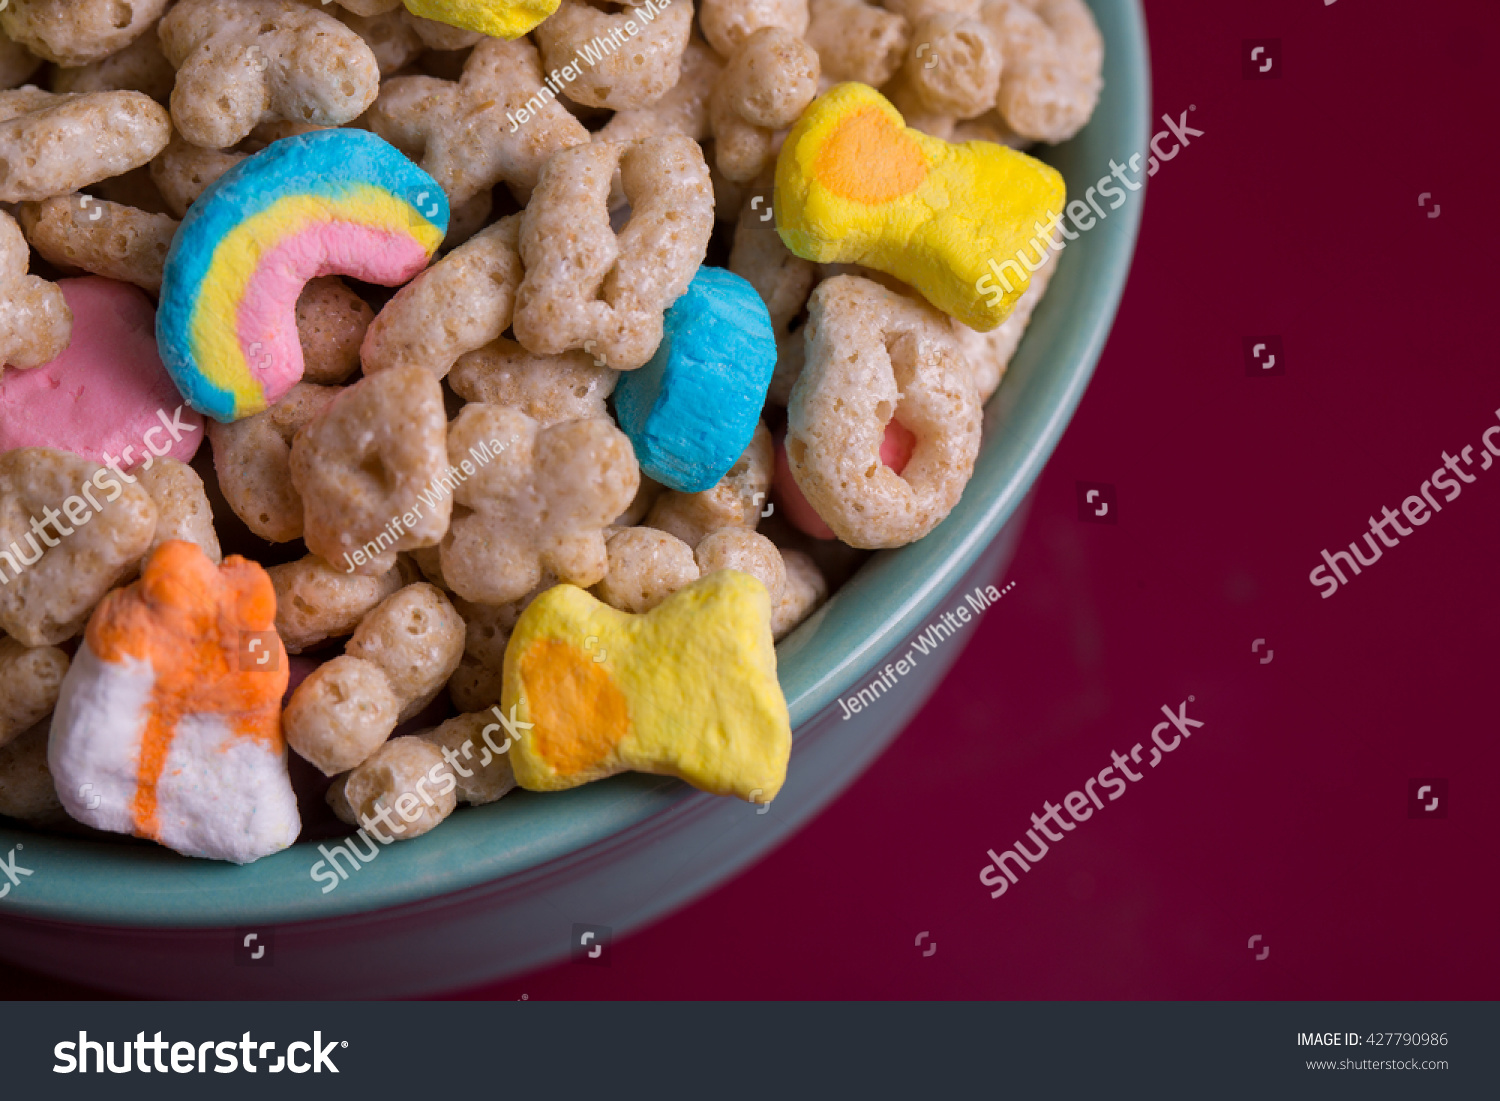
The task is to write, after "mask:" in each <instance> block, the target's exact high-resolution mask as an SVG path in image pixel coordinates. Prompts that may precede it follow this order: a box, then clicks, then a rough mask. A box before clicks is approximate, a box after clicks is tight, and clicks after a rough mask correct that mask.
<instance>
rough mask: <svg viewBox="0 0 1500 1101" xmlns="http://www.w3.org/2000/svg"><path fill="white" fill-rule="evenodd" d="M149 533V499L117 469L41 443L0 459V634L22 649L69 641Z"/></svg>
mask: <svg viewBox="0 0 1500 1101" xmlns="http://www.w3.org/2000/svg"><path fill="white" fill-rule="evenodd" d="M96 490H97V491H99V496H97V497H96V496H95V491H96ZM48 525H51V526H52V530H51V531H50V532H49V531H48ZM155 530H156V504H155V502H153V501H152V500H151V497H150V495H149V494H148V493H147V492H146V491H145V490H144V489H142V488H141V487H140V486H139V485H137V484H136V482H135V479H134V478H133V477H132V476H131V475H128V474H123V473H121V472H120V470H119V469H118V468H116V467H102V466H99V465H98V464H97V463H91V462H89V461H88V460H87V459H82V458H79V457H78V456H77V455H73V454H70V453H68V452H66V451H56V450H53V449H51V448H45V447H21V448H17V449H16V450H14V451H7V452H5V453H4V454H3V455H0V548H3V549H0V576H5V577H6V584H5V585H4V587H3V588H0V630H4V631H5V633H6V634H8V635H10V636H11V637H12V638H14V639H16V640H17V641H18V642H21V643H24V644H25V645H27V646H47V645H54V644H56V643H59V642H62V641H63V640H64V639H69V638H72V637H73V636H74V635H76V634H77V633H78V632H79V631H81V630H82V629H83V626H84V622H85V620H87V618H88V614H89V612H90V611H91V610H92V609H93V607H94V605H95V604H97V603H98V602H99V600H100V598H101V597H103V596H104V594H105V593H107V592H108V591H109V590H110V589H112V588H113V587H114V586H115V585H116V584H118V583H119V582H120V581H121V580H122V579H123V578H125V577H126V576H127V575H129V574H130V573H131V572H133V571H134V570H135V568H136V565H137V563H138V562H139V561H140V558H141V555H142V554H144V553H145V551H146V548H147V547H148V546H150V545H151V536H152V534H153V533H154V532H155ZM5 570H8V571H9V574H8V576H7V575H6V574H5V573H4V572H3V571H5Z"/></svg>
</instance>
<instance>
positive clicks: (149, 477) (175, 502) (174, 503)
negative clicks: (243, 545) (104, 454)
mask: <svg viewBox="0 0 1500 1101" xmlns="http://www.w3.org/2000/svg"><path fill="white" fill-rule="evenodd" d="M135 478H136V480H137V481H139V482H140V484H141V488H142V489H144V490H145V491H146V492H147V493H149V494H150V495H151V500H153V501H155V502H156V533H155V534H154V535H153V536H152V537H151V545H150V546H149V547H147V548H146V553H145V554H144V555H142V556H141V568H142V569H145V567H146V559H148V558H150V557H151V555H152V554H153V553H154V552H155V551H156V548H157V547H159V546H161V545H162V544H163V543H165V542H166V541H167V540H169V539H179V540H181V541H182V542H184V543H191V544H193V546H195V547H197V548H198V549H199V550H201V551H202V552H203V554H204V557H206V558H207V559H208V560H209V561H210V562H212V563H213V564H214V565H216V566H217V565H218V564H219V563H220V562H222V561H223V560H224V553H223V551H221V550H220V549H219V535H218V532H216V531H214V514H213V510H212V508H211V507H210V505H209V503H208V493H207V491H206V490H205V489H204V488H203V479H202V478H200V477H198V472H197V471H196V470H194V469H193V468H192V467H190V466H188V465H187V463H181V462H178V461H177V460H176V459H168V458H162V457H158V456H152V457H151V459H150V461H149V465H143V466H141V467H140V468H139V469H137V470H136V472H135Z"/></svg>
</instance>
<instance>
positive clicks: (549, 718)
mask: <svg viewBox="0 0 1500 1101" xmlns="http://www.w3.org/2000/svg"><path fill="white" fill-rule="evenodd" d="M500 707H501V710H502V711H504V712H505V713H506V714H507V715H510V716H512V717H513V718H514V719H515V720H517V721H516V723H515V725H516V727H517V729H519V730H520V731H521V732H522V733H521V735H520V737H519V738H518V739H517V741H516V743H515V745H513V746H512V747H511V750H510V761H511V767H512V768H513V769H514V770H515V774H516V781H517V783H519V784H520V785H521V786H522V787H524V788H529V789H530V790H532V791H561V790H563V789H565V788H571V787H577V786H578V785H579V784H585V783H588V782H589V781H591V780H600V779H603V778H604V777H606V776H613V775H614V774H616V773H618V772H627V771H635V772H651V773H657V774H659V775H665V776H676V777H679V778H680V779H683V780H686V781H687V782H688V783H690V784H692V785H693V786H694V787H696V788H701V789H702V790H704V791H707V792H711V793H713V794H715V795H735V796H738V797H739V798H741V799H744V800H746V801H748V802H756V803H767V802H770V801H771V800H772V799H774V798H775V797H776V793H777V792H778V791H780V790H781V785H782V783H783V781H785V779H786V767H787V759H788V757H789V756H790V755H791V749H792V730H791V724H790V720H789V718H788V714H787V707H786V700H785V699H784V698H783V696H782V694H781V686H780V684H779V683H778V682H777V680H776V650H775V647H774V644H773V643H772V639H771V601H770V597H769V596H768V595H767V593H766V587H765V586H764V585H763V584H761V582H760V581H759V580H757V579H756V578H754V577H752V576H750V575H749V574H747V573H741V572H739V571H738V570H719V571H717V572H715V573H711V574H709V575H708V576H707V577H704V578H702V579H701V580H698V581H695V582H693V583H692V584H691V585H688V586H687V587H686V588H683V589H681V590H679V591H678V592H677V593H675V594H674V595H673V596H671V597H669V598H668V599H666V600H665V601H663V602H662V603H660V604H658V605H657V606H656V607H655V608H653V609H651V610H650V611H649V612H647V613H645V614H644V615H630V614H629V613H627V612H621V611H618V610H616V609H615V608H611V607H610V606H609V605H607V604H604V603H601V602H600V601H598V600H596V599H594V597H592V596H590V595H589V594H588V593H586V592H584V591H583V590H582V589H580V588H577V587H575V586H573V585H558V586H555V587H554V588H551V589H548V590H547V591H546V592H544V593H543V594H542V595H541V596H539V597H537V598H536V600H534V601H532V603H531V604H530V605H529V606H528V607H527V609H526V611H525V612H523V613H522V614H521V618H520V620H519V621H518V622H517V623H516V627H515V631H514V632H513V633H512V634H511V636H510V643H509V645H508V646H507V647H506V650H505V676H504V682H503V688H502V693H501V701H500ZM528 724H529V725H528Z"/></svg>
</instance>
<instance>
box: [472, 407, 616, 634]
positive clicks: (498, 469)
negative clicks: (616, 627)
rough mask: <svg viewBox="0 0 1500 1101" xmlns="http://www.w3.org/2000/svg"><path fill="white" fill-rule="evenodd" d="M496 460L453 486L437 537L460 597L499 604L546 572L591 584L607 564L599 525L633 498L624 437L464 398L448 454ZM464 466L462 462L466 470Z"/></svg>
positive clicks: (597, 424) (602, 426)
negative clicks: (449, 511)
mask: <svg viewBox="0 0 1500 1101" xmlns="http://www.w3.org/2000/svg"><path fill="white" fill-rule="evenodd" d="M481 449H484V450H485V451H490V452H491V453H492V454H493V455H494V457H493V458H492V459H490V460H489V461H487V462H486V463H485V464H484V465H483V466H479V467H477V468H476V470H475V472H474V473H473V474H472V475H471V476H470V477H469V478H468V479H467V480H465V481H464V482H462V483H461V484H460V485H459V486H458V488H457V489H455V490H454V493H453V499H454V503H455V505H456V506H460V507H458V508H456V509H455V515H454V517H453V524H452V527H451V528H450V529H449V530H448V534H447V535H445V536H444V537H443V556H442V563H443V577H444V578H445V579H446V580H447V581H448V584H450V585H451V586H452V587H453V591H454V592H455V593H457V594H458V595H459V596H461V597H463V598H464V599H465V600H472V601H475V602H476V603H484V604H504V603H506V602H507V601H511V600H515V599H517V598H518V597H520V596H522V595H524V594H525V593H527V592H528V591H530V590H531V589H534V588H535V587H536V586H537V584H538V582H540V581H541V579H542V576H543V571H544V570H546V571H551V572H552V573H553V574H555V575H556V576H557V577H558V578H559V579H561V580H563V581H567V582H570V583H572V584H575V585H580V586H587V585H592V584H594V583H595V582H597V581H599V580H601V579H602V578H603V577H604V573H605V569H606V555H605V548H604V529H605V527H606V526H608V524H609V523H610V521H611V520H613V519H614V518H615V517H616V516H618V515H619V514H620V512H621V511H622V510H623V509H624V508H625V506H626V505H628V504H629V503H630V500H631V498H632V497H634V496H635V490H636V486H637V484H638V483H639V480H640V470H639V468H638V467H637V465H636V461H635V454H634V453H633V452H632V451H631V448H630V441H629V440H628V439H626V438H625V434H624V433H623V432H621V431H620V430H619V429H618V428H616V427H615V426H614V425H613V424H612V423H611V422H610V421H609V420H607V419H603V418H596V419H589V420H575V421H564V422H563V423H561V424H554V425H552V426H551V427H548V428H540V427H539V426H538V425H537V423H536V421H534V420H532V419H531V418H530V417H528V416H527V415H526V414H525V413H522V412H520V411H519V410H516V409H507V408H505V407H504V406H497V405H482V404H479V403H471V404H469V405H466V406H465V407H464V408H463V410H462V411H461V412H460V413H459V415H458V417H457V418H456V419H455V420H454V422H453V424H452V426H451V427H450V428H449V430H448V457H449V461H450V462H452V463H454V464H455V465H459V464H460V463H461V462H465V461H466V460H464V458H463V457H464V456H465V455H466V454H468V455H477V454H481V453H482V452H481ZM465 469H466V470H467V467H465Z"/></svg>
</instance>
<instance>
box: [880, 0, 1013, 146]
mask: <svg viewBox="0 0 1500 1101" xmlns="http://www.w3.org/2000/svg"><path fill="white" fill-rule="evenodd" d="M911 40H912V43H913V45H912V47H911V49H910V50H908V51H907V54H906V64H905V66H904V67H903V68H902V75H903V76H904V77H905V78H906V83H907V84H908V85H909V86H910V87H911V89H912V91H913V92H914V93H915V94H916V98H917V100H918V101H919V102H920V103H921V104H922V106H923V107H924V108H925V109H926V110H927V111H928V112H930V113H931V114H934V115H950V116H953V117H954V118H961V119H967V118H974V117H975V116H976V115H982V114H983V113H984V112H986V111H988V110H989V109H990V108H991V107H993V106H995V97H996V96H997V95H998V94H999V92H1000V50H999V47H998V46H996V44H995V40H994V38H993V36H992V35H991V34H990V32H989V29H988V28H987V27H986V26H985V24H984V23H982V22H980V20H979V19H978V18H977V16H966V15H959V14H957V13H953V12H944V13H941V14H936V15H930V16H927V17H925V18H923V19H921V20H920V21H918V22H917V23H915V24H914V25H913V26H912V31H911ZM921 45H925V46H927V49H925V50H923V51H922V54H921V56H920V57H919V56H918V55H917V49H918V47H919V46H921ZM893 102H896V101H894V100H893ZM896 106H897V107H898V108H900V107H901V104H900V103H899V102H896ZM902 113H903V114H906V112H905V111H902ZM906 121H907V125H908V126H911V125H913V123H912V120H911V118H910V116H908V117H907V120H906Z"/></svg>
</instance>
